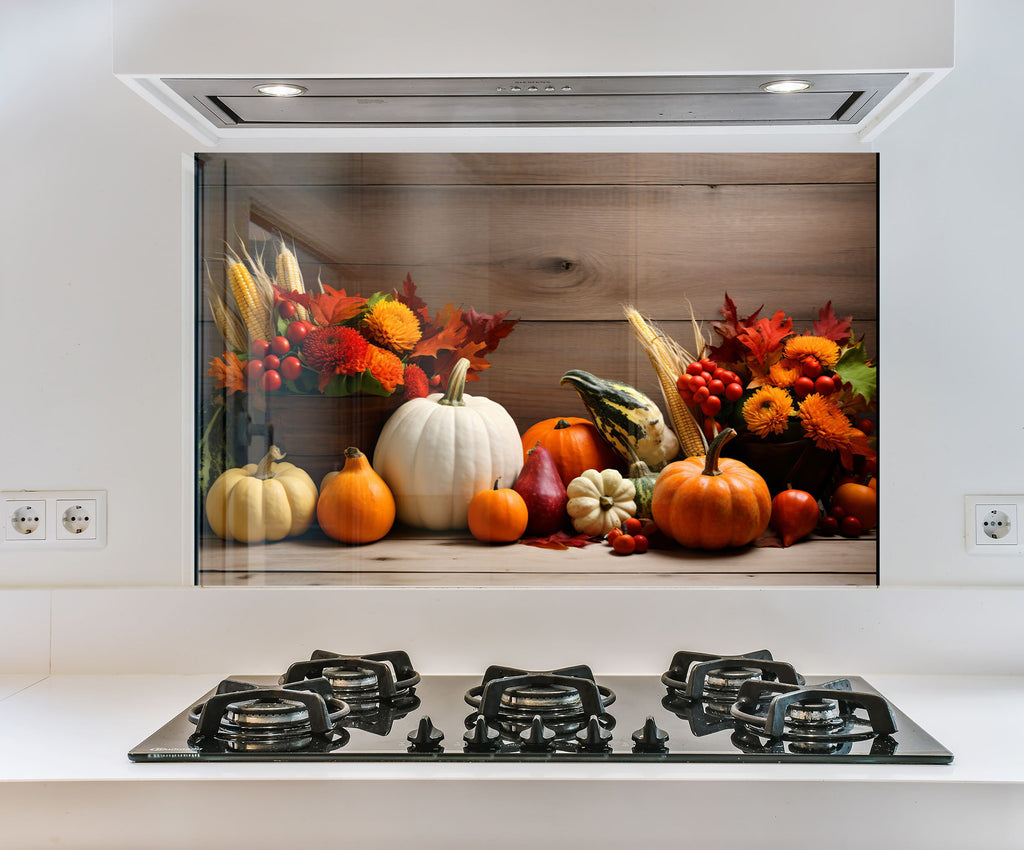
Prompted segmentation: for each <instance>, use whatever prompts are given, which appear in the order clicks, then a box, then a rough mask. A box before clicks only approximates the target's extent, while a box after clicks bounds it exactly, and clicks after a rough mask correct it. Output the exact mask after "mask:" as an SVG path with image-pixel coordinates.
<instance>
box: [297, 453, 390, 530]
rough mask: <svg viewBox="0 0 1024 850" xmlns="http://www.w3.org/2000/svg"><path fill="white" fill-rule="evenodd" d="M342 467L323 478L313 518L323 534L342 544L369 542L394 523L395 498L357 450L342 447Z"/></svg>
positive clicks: (364, 456)
mask: <svg viewBox="0 0 1024 850" xmlns="http://www.w3.org/2000/svg"><path fill="white" fill-rule="evenodd" d="M345 458H346V459H345V466H344V468H343V469H342V470H341V471H340V472H339V473H337V474H335V475H329V476H327V477H325V479H324V485H323V489H322V491H321V492H320V499H319V501H317V503H316V518H317V521H318V522H319V523H320V528H322V529H323V532H324V534H326V535H327V536H328V537H330V538H332V539H334V540H340V541H341V542H342V543H373V541H375V540H380V539H381V538H382V537H383V536H384V535H385V534H387V533H388V532H389V531H390V530H391V526H392V525H393V524H394V522H395V497H394V496H393V495H392V494H391V490H390V489H389V488H388V485H387V484H385V483H384V479H383V478H381V477H380V476H379V475H378V474H377V473H376V472H374V471H373V467H372V466H370V461H369V460H367V459H366V455H364V454H363V453H362V452H361V451H359V449H356V448H347V449H345Z"/></svg>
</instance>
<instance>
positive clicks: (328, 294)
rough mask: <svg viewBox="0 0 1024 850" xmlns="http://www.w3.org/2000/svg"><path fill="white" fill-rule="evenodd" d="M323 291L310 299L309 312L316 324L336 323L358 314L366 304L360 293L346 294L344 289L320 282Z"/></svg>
mask: <svg viewBox="0 0 1024 850" xmlns="http://www.w3.org/2000/svg"><path fill="white" fill-rule="evenodd" d="M322 288H323V292H322V293H320V294H318V295H314V296H312V298H311V299H310V301H311V304H310V308H309V310H310V312H311V313H312V314H313V320H314V321H315V322H316V323H317V324H318V325H337V324H341V323H342V322H347V321H348V320H349V319H352V318H354V317H355V316H358V315H359V311H360V310H362V309H363V308H364V307H365V306H366V299H365V298H363V296H362V295H346V294H345V290H344V289H334V288H333V287H331V286H328V285H327V284H326V283H325V284H322Z"/></svg>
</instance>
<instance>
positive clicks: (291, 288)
mask: <svg viewBox="0 0 1024 850" xmlns="http://www.w3.org/2000/svg"><path fill="white" fill-rule="evenodd" d="M276 267H277V278H276V280H275V283H276V284H277V288H278V289H283V290H285V291H286V292H297V293H300V294H305V292H306V287H305V285H304V284H303V282H302V270H301V269H300V268H299V261H298V260H297V259H295V255H294V254H293V253H292V252H291V251H289V250H288V246H287V245H285V244H284V242H282V243H281V245H280V248H279V250H278V253H277V262H276ZM295 315H296V316H297V317H298V318H299V319H301V320H302V321H304V322H308V321H309V311H308V310H306V308H305V307H303V306H302V305H301V304H296V305H295Z"/></svg>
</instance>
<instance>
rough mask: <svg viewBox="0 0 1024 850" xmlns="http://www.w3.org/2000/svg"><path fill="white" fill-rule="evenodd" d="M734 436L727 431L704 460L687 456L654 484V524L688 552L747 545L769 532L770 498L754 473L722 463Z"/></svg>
mask: <svg viewBox="0 0 1024 850" xmlns="http://www.w3.org/2000/svg"><path fill="white" fill-rule="evenodd" d="M734 436H736V432H735V431H734V430H733V429H732V428H726V429H725V430H724V431H722V433H721V434H719V435H718V436H717V437H716V438H715V440H714V442H712V443H711V445H710V446H709V447H708V454H707V457H706V458H700V457H688V458H687V459H686V460H680V461H676V462H675V463H670V464H669V465H668V466H666V467H665V468H664V469H663V470H662V472H661V474H660V475H659V476H658V480H657V482H656V483H655V485H654V497H653V499H652V501H651V513H652V514H653V515H654V522H655V523H657V526H658V528H659V529H660V530H661V531H663V532H664V533H665V534H668V535H670V536H671V537H672V538H673V539H674V540H675V541H676V542H677V543H679V544H680V545H682V546H686V547H688V548H690V549H725V548H726V547H729V546H745V545H746V544H748V543H750V542H752V541H754V540H756V539H757V538H758V537H759V536H760V535H762V534H763V533H764V531H765V529H766V528H767V527H768V521H769V520H770V519H771V515H772V497H771V494H770V493H769V492H768V485H767V484H765V481H764V479H763V478H762V477H761V476H760V475H758V474H757V473H756V472H755V471H754V470H753V469H751V468H750V467H749V466H747V465H746V464H745V463H742V462H740V461H738V460H735V459H733V458H724V459H721V460H720V459H719V455H720V454H721V451H722V446H724V445H725V444H726V443H727V442H728V441H729V440H731V439H732V438H733V437H734Z"/></svg>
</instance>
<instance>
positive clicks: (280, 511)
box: [206, 446, 317, 543]
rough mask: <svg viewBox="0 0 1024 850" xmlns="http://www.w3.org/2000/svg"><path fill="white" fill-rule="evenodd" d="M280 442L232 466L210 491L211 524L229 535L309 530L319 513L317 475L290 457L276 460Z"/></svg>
mask: <svg viewBox="0 0 1024 850" xmlns="http://www.w3.org/2000/svg"><path fill="white" fill-rule="evenodd" d="M283 457H284V455H283V454H282V453H281V451H280V449H278V448H277V446H271V447H270V451H268V452H267V454H266V456H265V457H264V458H263V459H262V460H261V461H260V462H259V463H258V464H256V463H249V464H246V465H245V466H243V467H240V468H237V469H229V470H227V471H225V472H224V473H222V474H221V476H220V477H219V478H218V479H217V480H216V481H214V482H213V486H212V487H211V488H210V492H209V493H207V494H206V518H207V520H209V522H210V528H212V529H213V533H214V534H216V535H217V536H218V537H223V538H224V539H225V540H238V541H239V542H241V543H263V542H264V541H271V542H272V541H275V540H283V539H284V538H285V537H295V536H296V535H299V534H303V533H304V532H305V531H307V530H308V529H309V527H310V525H312V523H313V518H314V517H315V516H316V501H317V490H316V484H315V483H314V482H313V479H312V478H310V477H309V475H307V474H306V472H305V471H304V470H302V469H299V468H298V467H297V466H295V464H292V463H278V462H277V461H280V460H281V459H282V458H283Z"/></svg>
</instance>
